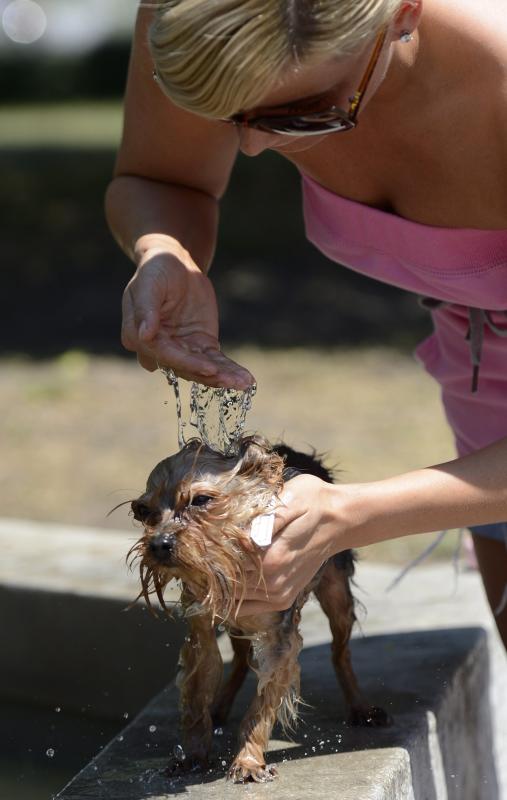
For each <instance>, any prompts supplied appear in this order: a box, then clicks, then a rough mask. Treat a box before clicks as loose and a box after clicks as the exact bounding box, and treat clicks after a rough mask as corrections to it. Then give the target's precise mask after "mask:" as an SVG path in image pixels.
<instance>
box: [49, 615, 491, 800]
mask: <svg viewBox="0 0 507 800" xmlns="http://www.w3.org/2000/svg"><path fill="white" fill-rule="evenodd" d="M352 652H353V662H354V665H355V670H356V673H357V675H358V678H359V682H360V684H361V686H362V688H363V691H364V693H365V695H366V696H367V698H368V700H369V701H370V702H373V703H375V704H377V705H383V706H384V707H385V708H386V709H387V710H388V711H389V712H390V713H391V714H392V716H393V718H394V724H393V726H392V727H390V728H376V729H369V728H366V729H365V728H362V729H361V728H353V727H349V726H348V725H346V724H345V722H344V719H345V714H346V710H345V707H344V704H343V701H342V697H341V692H339V690H338V689H337V685H336V680H335V677H334V674H333V671H332V668H331V666H330V654H329V646H328V645H322V646H316V647H309V648H308V649H307V650H305V651H304V652H303V654H302V657H301V666H302V676H303V683H302V695H303V699H304V700H305V701H306V703H308V704H309V706H308V707H306V708H305V709H304V711H303V715H302V721H301V723H300V725H299V727H298V729H297V731H296V732H295V734H294V737H293V739H294V741H293V743H292V744H291V745H289V743H288V746H287V747H284V746H283V745H282V746H280V745H278V747H276V749H274V750H272V751H271V752H270V753H269V755H268V763H277V764H278V766H279V770H280V773H281V778H280V780H279V781H278V782H277V783H276V784H273V786H272V792H273V795H276V797H277V799H278V798H279V800H286V798H287V800H288V798H294V800H295V799H296V798H299V797H306V796H308V791H309V789H310V788H313V790H314V791H315V787H312V786H311V780H312V777H311V776H312V773H311V772H309V771H308V767H307V766H306V767H305V763H306V761H307V760H308V759H314V758H315V759H317V760H316V766H315V769H316V770H317V772H315V773H314V774H315V776H316V781H319V784H318V785H319V786H320V785H321V781H322V780H323V779H324V780H325V779H326V778H327V780H328V785H329V791H330V792H331V793H330V795H329V796H330V797H335V796H340V795H336V794H333V792H334V791H335V789H336V790H338V788H339V787H341V790H342V791H345V789H347V791H348V792H349V794H347V795H346V796H353V795H352V794H351V792H352V791H353V790H354V786H355V787H356V789H357V787H358V786H361V791H363V790H364V793H365V794H364V796H366V794H368V796H370V794H369V793H368V792H369V790H371V789H372V787H373V786H374V785H375V765H376V764H377V763H378V758H379V754H381V753H382V751H384V750H385V749H386V748H401V750H402V751H405V752H406V753H407V754H408V758H409V760H410V772H411V775H410V776H408V775H407V774H405V783H404V786H405V792H406V793H403V794H396V795H395V794H394V792H395V791H397V789H396V787H399V786H401V784H402V783H403V765H401V766H400V758H401V755H402V754H400V753H399V751H398V756H399V758H398V761H397V762H396V764H398V767H397V770H396V769H395V767H393V769H392V775H391V778H390V780H392V781H393V783H392V785H391V786H390V787H387V788H390V790H391V792H393V794H392V796H400V797H401V796H403V797H405V796H408V792H409V787H410V780H411V783H412V791H413V797H414V800H437V797H442V796H443V794H442V791H445V790H446V791H447V797H448V798H449V800H464V798H478V797H480V798H481V800H498V798H499V794H498V786H497V781H496V772H495V765H494V757H493V736H492V725H491V718H490V709H489V699H488V697H489V696H488V653H487V643H486V634H485V632H484V631H483V630H482V629H478V628H462V629H448V630H431V631H418V632H413V633H396V634H387V635H382V636H371V637H367V638H364V639H356V640H354V641H353V643H352ZM254 691H255V683H254V680H253V679H252V677H250V679H249V680H248V681H247V684H246V685H245V687H244V688H243V689H242V691H241V693H240V696H239V697H238V700H237V704H236V707H235V710H234V715H233V718H232V719H231V721H230V724H229V725H228V726H227V728H226V729H225V730H224V733H223V735H222V736H216V737H215V748H214V755H213V762H212V764H211V768H210V770H209V771H208V772H206V773H204V774H203V773H202V772H199V773H191V774H189V775H186V776H183V777H177V776H174V775H173V776H172V777H168V776H167V775H164V767H165V766H166V765H167V763H168V761H167V757H168V754H170V753H171V752H172V750H173V748H174V747H175V746H176V745H177V744H178V733H177V725H178V723H177V712H176V699H177V694H176V690H175V689H174V688H172V687H171V688H168V689H167V690H166V691H165V692H163V693H162V694H161V695H160V696H159V697H158V698H156V699H155V700H154V701H153V702H152V703H151V704H150V705H149V706H148V707H147V708H146V709H145V710H144V712H143V714H142V715H141V716H140V717H139V718H138V720H136V721H135V722H134V723H132V725H131V726H130V727H129V728H128V729H126V730H125V731H124V737H125V742H124V743H122V745H121V746H119V745H118V744H116V743H115V744H114V745H113V747H111V748H110V749H109V750H108V752H107V754H104V755H103V756H101V757H100V759H99V760H98V761H96V762H95V766H96V767H98V774H99V775H102V776H103V785H104V791H105V792H106V794H105V795H104V796H107V797H108V800H120V798H121V799H122V800H126V799H127V798H128V799H129V800H141V798H143V799H144V798H149V797H158V796H160V795H162V794H163V795H164V796H166V795H167V796H172V795H179V794H187V793H192V794H193V795H194V796H195V797H201V796H202V797H204V796H206V797H210V798H215V797H221V796H222V795H221V792H224V793H225V791H226V784H225V782H224V783H223V784H222V783H221V781H222V780H223V775H224V773H225V765H228V764H229V763H230V761H231V759H232V756H233V753H234V751H235V737H236V731H237V726H238V723H239V720H240V719H241V717H242V715H243V714H244V711H245V708H246V706H247V703H248V702H249V699H250V698H251V696H252V693H253V692H254ZM432 715H435V717H436V719H437V728H436V730H437V732H438V738H437V737H436V735H435V734H434V733H433V732H432V730H431V720H432ZM153 723H155V727H156V731H155V732H154V733H153V734H152V735H151V736H150V734H148V733H147V731H149V730H150V725H152V727H153ZM273 739H274V740H275V741H276V740H278V741H280V740H282V741H286V742H287V741H288V740H287V737H285V736H283V734H282V733H281V732H280V731H279V730H277V729H275V732H274V735H273ZM147 747H149V753H147V751H146V748H147ZM364 750H370V751H371V759H370V760H368V759H367V758H364V757H363V758H362V759H359V760H357V761H356V762H355V764H353V765H352V766H350V759H343V755H344V754H347V753H348V754H351V753H353V752H357V751H364ZM389 755H390V756H393V758H395V757H396V753H394V754H392V753H391V754H389ZM323 756H324V757H326V758H325V759H322V757H323ZM386 756H388V754H386ZM376 759H377V760H376ZM393 763H395V762H391V764H393ZM396 764H395V766H396ZM347 765H348V766H347ZM383 766H384V773H383V777H382V780H383V781H385V780H386V774H387V772H386V768H385V763H384V765H383ZM93 769H94V767H93V766H92V767H89V768H87V770H86V772H85V773H83V774H82V775H81V776H80V778H79V780H77V781H75V783H74V784H73V785H72V786H71V787H70V788H69V789H68V791H67V792H66V793H65V794H64V795H63V797H62V800H81V798H88V797H92V793H91V792H92V787H93V783H94V780H96V776H97V771H96V770H95V771H94V772H92V770H93ZM357 770H359V771H360V772H359V773H357ZM361 770H362V772H361ZM397 772H398V773H399V774H397ZM367 774H371V778H370V779H367V778H366V775H367ZM322 776H324V778H323V777H322ZM338 778H339V780H338ZM407 779H408V784H407ZM379 780H380V778H379ZM396 780H398V781H401V783H399V784H398V783H396ZM216 781H219V783H216V784H215V786H214V787H213V786H212V784H213V783H215V782H216ZM200 785H206V786H207V788H206V789H205V790H203V792H202V793H200V792H199V789H198V787H199V786H200ZM379 787H380V784H378V786H377V788H379ZM236 791H238V790H237V789H236ZM266 791H269V789H267V788H266V787H265V786H251V787H250V790H249V795H250V796H252V797H261V796H262V797H264V796H265V793H266ZM323 791H324V790H323ZM312 796H313V795H312ZM357 796H359V795H357ZM361 796H362V795H361ZM379 796H380V795H379ZM389 796H391V795H389Z"/></svg>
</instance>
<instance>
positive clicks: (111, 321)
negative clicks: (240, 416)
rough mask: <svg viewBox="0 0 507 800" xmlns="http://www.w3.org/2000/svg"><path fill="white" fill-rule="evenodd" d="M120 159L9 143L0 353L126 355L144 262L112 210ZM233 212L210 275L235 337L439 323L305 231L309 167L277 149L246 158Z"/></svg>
mask: <svg viewBox="0 0 507 800" xmlns="http://www.w3.org/2000/svg"><path fill="white" fill-rule="evenodd" d="M113 163H114V153H113V152H112V151H110V150H84V149H83V150H80V149H38V150H36V149H34V150H31V149H19V150H8V151H7V150H4V151H0V170H1V173H2V183H1V185H0V235H1V237H2V266H3V270H2V289H3V292H2V297H3V302H2V313H1V315H0V355H15V354H24V355H27V356H29V357H32V358H44V357H49V356H54V355H58V354H60V353H62V352H65V351H67V350H69V349H82V350H85V351H88V352H91V353H103V354H114V355H125V351H124V350H123V349H122V347H121V344H120V336H119V331H120V319H121V315H120V303H121V295H122V292H123V289H124V286H125V284H126V283H127V281H128V280H129V278H130V276H131V274H132V264H131V263H130V262H129V261H128V259H127V258H126V257H125V256H124V255H123V254H122V253H121V252H120V250H119V248H118V247H117V245H116V244H115V242H114V241H113V239H112V236H111V234H110V233H109V231H108V229H107V226H106V223H105V219H104V213H103V195H104V191H105V188H106V186H107V184H108V182H109V180H110V176H111V174H112V169H113ZM221 219H222V222H221V227H220V238H219V246H218V250H217V255H216V259H215V263H214V266H213V269H212V273H211V276H212V279H213V281H214V284H215V286H216V290H217V294H218V297H219V304H220V314H221V336H222V341H223V343H224V345H225V346H231V345H241V344H257V345H262V346H264V347H293V346H318V347H332V346H337V345H344V346H356V345H386V346H390V347H395V348H397V349H400V350H403V351H407V350H409V349H411V348H412V347H413V345H414V344H415V342H416V341H417V340H418V339H420V338H421V337H422V336H423V335H425V334H426V333H427V332H428V331H429V330H430V322H429V319H428V317H427V314H426V312H424V311H423V310H422V309H420V308H419V307H418V305H417V302H416V299H415V297H414V296H413V295H410V294H408V293H406V292H402V291H400V290H397V289H394V288H392V287H388V286H384V285H383V284H380V283H377V282H376V281H373V280H370V279H368V278H364V277H362V276H360V275H358V274H356V273H354V272H352V271H350V270H347V269H344V268H343V267H340V266H338V265H336V264H334V263H332V262H330V261H329V260H327V259H326V258H325V257H324V256H322V255H321V254H320V253H319V252H318V251H317V250H316V249H315V248H314V247H313V246H312V245H310V244H309V243H308V242H307V241H306V239H305V235H304V230H303V222H302V212H301V199H300V190H299V176H298V175H297V173H296V171H295V170H294V168H293V167H292V166H291V165H290V164H288V163H286V162H284V161H283V160H282V159H280V158H277V157H276V156H275V155H274V154H272V153H271V154H269V153H268V154H266V155H265V156H262V157H261V158H259V159H253V160H252V159H250V160H248V159H243V158H242V159H240V160H239V162H238V165H237V168H236V170H235V173H234V176H233V178H232V180H231V184H230V187H229V191H228V193H227V195H226V198H225V199H224V201H223V208H222V217H221ZM260 321H262V324H260Z"/></svg>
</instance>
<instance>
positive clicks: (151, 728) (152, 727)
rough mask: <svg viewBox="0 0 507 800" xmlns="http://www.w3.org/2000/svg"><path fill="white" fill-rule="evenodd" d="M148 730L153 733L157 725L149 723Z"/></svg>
mask: <svg viewBox="0 0 507 800" xmlns="http://www.w3.org/2000/svg"><path fill="white" fill-rule="evenodd" d="M148 730H149V732H150V733H155V731H156V730H157V726H156V725H150V727H149V728H148Z"/></svg>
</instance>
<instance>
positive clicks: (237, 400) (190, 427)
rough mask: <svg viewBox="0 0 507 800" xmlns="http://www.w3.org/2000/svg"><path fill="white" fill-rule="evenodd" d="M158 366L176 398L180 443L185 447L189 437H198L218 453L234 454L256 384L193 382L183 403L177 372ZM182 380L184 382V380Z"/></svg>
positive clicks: (180, 445)
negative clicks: (229, 386)
mask: <svg viewBox="0 0 507 800" xmlns="http://www.w3.org/2000/svg"><path fill="white" fill-rule="evenodd" d="M160 369H161V371H162V372H163V373H164V375H165V376H166V378H167V382H168V383H169V385H170V386H172V388H173V391H174V396H175V398H176V416H177V420H178V445H179V447H180V448H182V447H184V446H185V444H186V443H187V442H188V441H189V440H190V439H192V438H195V437H197V438H199V439H201V441H202V442H204V444H206V445H208V447H211V448H212V449H213V450H216V451H218V452H219V453H223V454H224V455H226V456H231V455H235V454H236V453H237V452H238V448H239V443H240V441H241V437H242V435H243V431H244V429H245V423H246V415H247V414H248V412H249V411H250V409H251V407H252V400H253V398H254V396H255V392H256V391H257V386H256V385H255V384H253V385H252V386H249V387H248V389H246V390H242V389H225V388H215V387H212V386H203V384H201V383H192V384H191V385H190V390H189V398H188V403H187V402H185V403H184V402H183V400H182V392H181V385H180V379H179V378H178V376H177V375H176V374H175V373H174V372H173V370H172V369H169V368H167V367H161V368H160ZM183 383H185V384H186V381H184V382H183ZM187 405H188V412H187Z"/></svg>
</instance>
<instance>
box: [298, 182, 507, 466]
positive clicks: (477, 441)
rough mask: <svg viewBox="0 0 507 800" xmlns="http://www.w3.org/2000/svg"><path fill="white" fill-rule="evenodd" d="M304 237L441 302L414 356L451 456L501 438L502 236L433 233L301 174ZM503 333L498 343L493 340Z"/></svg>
mask: <svg viewBox="0 0 507 800" xmlns="http://www.w3.org/2000/svg"><path fill="white" fill-rule="evenodd" d="M303 202H304V215H305V224H306V232H307V236H308V239H309V240H310V241H311V242H313V244H315V245H316V246H317V247H318V248H319V250H321V251H322V252H323V253H324V254H325V255H326V256H328V258H331V259H332V260H333V261H337V262H338V263H340V264H344V265H345V266H347V267H350V268H351V269H353V270H355V271H356V272H361V273H362V274H363V275H368V276H369V277H371V278H376V279H377V280H380V281H383V282H384V283H390V284H392V285H394V286H399V287H401V288H402V289H408V290H409V291H411V292H416V293H417V294H420V295H425V296H429V297H432V298H435V299H437V300H442V301H445V302H446V303H449V304H451V305H444V306H442V307H441V308H438V309H437V310H435V311H433V320H434V325H435V332H434V333H433V334H432V335H431V336H430V337H429V338H428V339H425V340H424V341H423V342H422V343H421V344H420V345H419V347H418V348H417V350H416V356H417V358H418V359H419V360H420V361H421V362H422V363H423V364H424V366H425V368H426V370H427V371H428V372H429V373H430V374H431V375H432V376H433V377H434V378H436V380H437V381H438V382H439V383H440V385H441V387H442V398H443V402H444V407H445V411H446V414H447V419H448V420H449V423H450V425H451V427H452V429H453V431H454V434H455V437H456V444H457V448H458V452H459V453H460V454H465V453H468V452H471V451H473V450H476V449H478V448H479V447H484V446H485V445H487V444H490V443H491V442H494V441H496V440H497V439H500V438H502V437H503V436H507V338H503V335H505V336H507V316H506V315H505V313H504V309H507V230H501V231H499V230H476V229H473V228H462V229H460V228H439V227H433V226H431V225H422V224H421V223H418V222H412V221H410V220H407V219H404V218H403V217H399V216H396V215H394V214H389V213H387V212H385V211H380V210H378V209H375V208H371V207H369V206H366V205H363V204H362V203H356V202H354V201H352V200H347V199H345V198H343V197H340V196H339V195H336V194H334V193H333V192H331V191H329V190H328V189H325V188H324V187H323V186H321V185H320V184H318V183H317V182H316V181H314V180H312V179H311V178H309V177H308V176H305V175H304V176H303ZM469 307H473V308H480V309H486V310H488V311H491V312H492V313H491V314H490V315H489V316H490V320H491V322H493V323H494V324H495V325H496V326H497V327H498V329H499V330H498V331H497V332H495V331H494V330H492V329H491V328H490V327H489V326H488V325H485V326H484V340H483V346H482V358H481V364H480V377H479V384H478V391H477V392H475V393H472V392H471V375H472V364H471V351H470V344H469V342H468V341H467V340H466V336H467V331H468V329H469ZM500 334H501V335H500Z"/></svg>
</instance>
